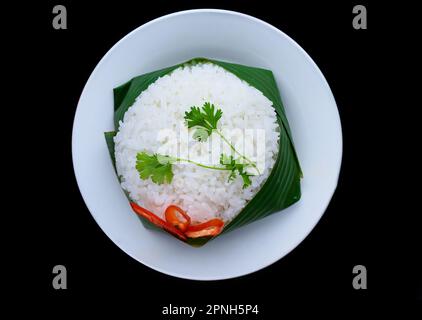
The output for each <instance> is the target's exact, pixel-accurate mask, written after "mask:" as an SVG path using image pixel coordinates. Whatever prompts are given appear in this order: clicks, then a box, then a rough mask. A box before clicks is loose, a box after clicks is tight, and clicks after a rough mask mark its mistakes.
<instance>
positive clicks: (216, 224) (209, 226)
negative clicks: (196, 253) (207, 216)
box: [185, 219, 224, 238]
mask: <svg viewBox="0 0 422 320" xmlns="http://www.w3.org/2000/svg"><path fill="white" fill-rule="evenodd" d="M223 226H224V222H223V221H222V220H221V219H211V220H209V221H207V222H204V223H200V224H197V225H193V226H189V227H188V229H187V231H186V232H185V235H186V236H188V237H189V238H199V237H207V236H212V237H214V236H216V235H218V234H219V233H220V232H221V230H222V229H223Z"/></svg>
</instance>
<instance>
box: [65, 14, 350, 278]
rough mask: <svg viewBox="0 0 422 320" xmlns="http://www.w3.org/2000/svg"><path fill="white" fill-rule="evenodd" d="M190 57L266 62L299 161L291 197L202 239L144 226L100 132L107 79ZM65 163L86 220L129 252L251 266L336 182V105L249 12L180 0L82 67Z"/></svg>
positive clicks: (285, 40) (207, 272)
mask: <svg viewBox="0 0 422 320" xmlns="http://www.w3.org/2000/svg"><path fill="white" fill-rule="evenodd" d="M193 57H208V58H214V59H219V60H226V61H230V62H235V63H240V64H245V65H250V66H256V67H263V68H267V69H270V70H272V71H273V73H274V75H275V78H276V80H277V84H278V86H279V89H280V91H281V96H282V98H283V102H284V105H285V108H286V112H287V116H288V119H289V122H290V125H291V129H292V133H293V138H294V142H295V145H296V150H297V153H298V155H299V159H300V164H301V166H302V169H303V173H304V179H303V180H302V198H301V200H300V201H299V202H298V203H296V204H295V205H293V206H291V207H290V208H288V209H286V210H283V211H282V212H280V213H275V214H273V215H271V216H269V217H267V218H265V219H262V220H259V221H257V222H254V223H252V224H249V225H247V226H245V227H242V228H240V229H237V230H235V231H232V232H230V233H228V234H224V235H222V236H221V237H219V238H217V239H215V240H213V241H211V242H210V243H208V244H206V245H205V246H204V247H202V248H192V247H190V246H188V245H186V244H184V243H182V242H180V241H177V240H176V239H174V238H173V237H171V236H169V235H167V234H165V233H160V232H155V231H150V230H146V229H144V227H143V226H142V224H141V222H140V221H139V219H138V217H137V216H136V215H135V214H134V213H133V212H132V210H131V209H130V207H129V205H128V202H127V199H126V198H125V196H124V194H123V191H122V189H121V188H120V186H119V183H118V181H117V178H116V175H115V173H114V170H113V167H112V164H111V161H110V157H109V154H108V151H107V147H106V143H105V140H104V135H103V132H105V131H110V130H113V94H112V90H113V88H114V87H116V86H118V85H120V84H122V83H124V82H126V81H128V80H129V79H130V78H132V77H134V76H137V75H140V74H143V73H146V72H149V71H153V70H157V69H161V68H163V67H166V66H171V65H174V64H177V63H179V62H182V61H185V60H188V59H190V58H193ZM72 155H73V165H74V169H75V174H76V178H77V182H78V185H79V188H80V190H81V193H82V196H83V198H84V200H85V203H86V205H87V207H88V209H89V211H90V212H91V214H92V215H93V217H94V219H95V221H96V222H97V223H98V225H99V226H100V227H101V229H102V230H103V231H104V232H105V233H106V234H107V236H108V237H109V238H110V239H111V240H112V241H113V242H114V243H115V244H116V245H117V246H118V247H119V248H120V249H122V250H123V251H124V252H126V253H127V254H128V255H129V256H131V257H133V258H134V259H136V260H138V261H139V262H141V263H143V264H145V265H147V266H149V267H151V268H153V269H155V270H158V271H160V272H163V273H166V274H169V275H172V276H176V277H180V278H187V279H197V280H217V279H227V278H233V277H238V276H242V275H245V274H248V273H251V272H254V271H257V270H260V269H262V268H264V267H266V266H268V265H270V264H271V263H273V262H275V261H277V260H279V259H280V258H282V257H283V256H285V255H286V254H287V253H289V252H290V251H291V250H293V249H294V248H295V247H296V246H297V245H298V244H299V243H300V242H301V241H303V239H304V238H305V237H306V236H307V235H308V234H309V233H310V232H311V230H312V229H313V228H314V226H315V225H316V223H317V222H318V220H319V219H320V218H321V216H322V215H323V213H324V211H325V209H326V208H327V205H328V203H329V201H330V199H331V197H332V195H333V192H334V190H335V188H336V186H337V180H338V175H339V171H340V165H341V157H342V134H341V125H340V119H339V115H338V111H337V106H336V103H335V101H334V98H333V95H332V93H331V90H330V88H329V86H328V84H327V82H326V80H325V78H324V76H323V75H322V73H321V71H320V70H319V69H318V67H317V66H316V65H315V63H314V62H313V61H312V59H311V58H310V57H309V56H308V55H307V54H306V52H305V51H304V50H303V49H302V48H301V47H300V46H299V45H298V44H297V43H296V42H294V41H293V40H292V39H291V38H289V37H288V36H287V35H286V34H284V33H283V32H281V31H280V30H278V29H276V28H274V27H273V26H271V25H269V24H267V23H265V22H263V21H261V20H258V19H256V18H254V17H251V16H248V15H244V14H240V13H237V12H231V11H224V10H210V9H205V10H190V11H183V12H177V13H173V14H170V15H167V16H164V17H161V18H158V19H155V20H153V21H151V22H149V23H146V24H145V25H143V26H141V27H139V28H137V29H136V30H134V31H133V32H131V33H129V34H128V35H127V36H126V37H124V38H123V39H122V40H120V41H119V42H118V43H117V44H116V45H115V46H114V47H113V48H111V49H110V51H109V52H108V53H107V54H106V55H105V56H104V57H103V58H102V59H101V61H100V62H99V63H98V65H97V67H96V68H95V70H94V71H93V72H92V74H91V76H90V77H89V80H88V82H87V83H86V85H85V88H84V90H83V92H82V95H81V98H80V100H79V104H78V108H77V110H76V115H75V121H74V126H73V137H72Z"/></svg>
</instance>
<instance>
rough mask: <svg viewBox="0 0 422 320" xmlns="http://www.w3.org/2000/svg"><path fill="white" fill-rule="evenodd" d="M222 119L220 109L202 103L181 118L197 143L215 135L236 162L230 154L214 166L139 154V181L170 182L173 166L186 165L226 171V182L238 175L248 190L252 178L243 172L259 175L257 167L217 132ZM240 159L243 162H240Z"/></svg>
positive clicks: (221, 158)
mask: <svg viewBox="0 0 422 320" xmlns="http://www.w3.org/2000/svg"><path fill="white" fill-rule="evenodd" d="M222 116H223V111H221V109H216V108H215V106H214V105H213V104H211V103H210V102H205V103H204V105H203V106H202V107H201V108H199V107H196V106H194V107H191V109H190V110H189V111H186V112H185V117H184V118H185V120H186V125H187V127H188V128H189V129H190V128H194V129H195V132H194V134H193V137H194V139H196V140H198V141H206V140H207V139H208V137H209V136H211V134H212V133H213V132H215V133H217V134H218V135H219V136H220V137H221V139H222V140H223V141H224V142H225V143H227V144H228V145H229V146H230V149H231V150H232V154H237V155H238V156H239V157H238V159H235V158H234V157H233V155H230V156H227V155H225V154H221V155H220V165H221V166H218V167H216V166H210V165H205V164H202V163H199V162H195V161H193V160H190V159H182V158H175V157H170V156H166V155H161V154H157V153H155V154H148V153H146V152H139V153H138V154H137V155H136V170H137V171H138V172H139V176H140V178H141V179H143V180H146V179H149V178H151V180H152V181H153V182H154V183H157V184H163V183H171V181H172V180H173V176H174V174H173V165H174V164H175V163H176V162H187V163H191V164H195V165H197V166H199V167H202V168H207V169H213V170H225V171H229V176H228V179H227V181H229V182H230V181H233V180H234V179H235V178H236V177H237V176H240V177H241V178H242V180H243V188H244V189H245V188H247V187H249V186H250V185H251V184H252V181H251V179H250V176H252V175H251V174H249V173H248V172H247V170H246V169H247V168H248V167H250V166H251V167H253V168H254V169H255V170H256V171H257V173H258V174H259V173H260V172H259V170H258V167H257V166H256V164H255V163H254V162H252V161H251V160H250V159H248V158H247V157H246V156H244V155H243V154H241V153H240V152H239V151H237V150H236V148H235V147H234V146H233V145H232V144H231V143H230V141H229V140H228V139H227V138H226V137H225V136H224V135H223V134H222V133H221V131H220V130H219V129H218V121H219V120H220V119H221V117H222ZM243 160H244V161H245V162H246V163H243V162H244V161H243Z"/></svg>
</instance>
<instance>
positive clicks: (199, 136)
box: [192, 128, 208, 142]
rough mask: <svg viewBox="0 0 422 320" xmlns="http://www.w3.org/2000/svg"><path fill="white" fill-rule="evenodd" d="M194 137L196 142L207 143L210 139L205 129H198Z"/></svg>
mask: <svg viewBox="0 0 422 320" xmlns="http://www.w3.org/2000/svg"><path fill="white" fill-rule="evenodd" d="M192 137H193V138H194V139H195V140H198V141H202V142H205V141H207V139H208V131H207V130H206V129H204V128H198V129H196V130H195V132H194V133H193V136H192Z"/></svg>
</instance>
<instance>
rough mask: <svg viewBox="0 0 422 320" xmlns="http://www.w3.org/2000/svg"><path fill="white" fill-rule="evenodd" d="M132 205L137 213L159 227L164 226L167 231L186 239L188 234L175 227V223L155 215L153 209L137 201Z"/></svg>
mask: <svg viewBox="0 0 422 320" xmlns="http://www.w3.org/2000/svg"><path fill="white" fill-rule="evenodd" d="M130 206H131V207H132V209H133V211H135V213H136V214H138V215H140V216H141V217H143V218H145V219H147V220H148V221H150V222H151V223H153V224H155V225H156V226H157V227H160V228H163V229H164V230H166V231H167V232H169V233H171V234H173V235H175V236H177V237H179V238H180V239H182V240H186V236H185V235H184V234H183V232H181V231H180V230H179V229H177V228H175V227H174V226H173V225H171V224H169V223H167V222H166V221H164V220H163V219H161V218H160V217H159V216H157V215H155V214H154V213H152V212H151V211H149V210H147V209H145V208H142V207H141V206H138V205H137V204H136V203H135V202H131V203H130Z"/></svg>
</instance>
